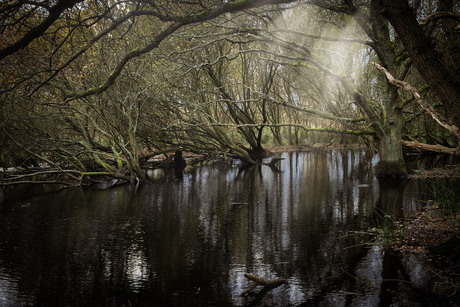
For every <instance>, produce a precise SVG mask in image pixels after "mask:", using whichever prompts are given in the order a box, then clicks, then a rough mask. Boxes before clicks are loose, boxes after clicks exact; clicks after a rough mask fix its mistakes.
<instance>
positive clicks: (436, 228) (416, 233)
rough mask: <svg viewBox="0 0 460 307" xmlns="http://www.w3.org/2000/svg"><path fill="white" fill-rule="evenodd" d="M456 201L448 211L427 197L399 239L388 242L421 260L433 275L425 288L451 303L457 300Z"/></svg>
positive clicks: (459, 224) (459, 226) (459, 221)
mask: <svg viewBox="0 0 460 307" xmlns="http://www.w3.org/2000/svg"><path fill="white" fill-rule="evenodd" d="M456 204H457V209H456V210H455V211H450V210H446V209H445V208H443V205H442V204H439V203H437V202H436V201H434V200H430V201H427V203H426V204H425V207H424V209H423V210H422V211H420V212H418V213H417V215H416V217H415V218H414V219H412V220H410V221H408V222H406V223H403V226H401V227H402V233H403V236H402V238H401V240H397V242H392V243H391V244H390V246H389V248H390V249H392V250H394V251H396V252H399V253H401V254H402V255H403V256H406V257H409V256H412V257H417V258H419V259H421V260H423V262H424V263H426V265H427V267H428V272H426V273H427V274H429V275H431V276H432V283H431V289H427V290H428V291H431V292H432V294H433V295H437V296H440V297H441V298H443V299H446V300H448V301H449V302H451V303H452V304H454V305H456V304H460V211H459V210H458V205H460V203H458V202H457V203H456ZM425 270H427V269H426V268H425Z"/></svg>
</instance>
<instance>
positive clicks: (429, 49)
mask: <svg viewBox="0 0 460 307" xmlns="http://www.w3.org/2000/svg"><path fill="white" fill-rule="evenodd" d="M374 1H377V2H378V3H379V4H380V5H381V6H382V8H383V10H382V14H383V16H385V17H386V18H387V19H388V21H389V22H390V23H391V25H392V26H393V28H394V29H395V31H396V33H397V34H398V36H399V38H400V39H401V41H402V42H403V44H404V47H405V49H406V51H407V53H408V54H409V56H410V58H411V60H412V61H413V63H414V66H415V67H416V68H417V70H418V72H419V73H420V74H421V75H422V77H423V78H424V80H425V81H426V82H427V83H428V84H429V85H430V87H431V89H432V90H433V91H434V92H435V93H436V95H437V97H438V99H439V100H440V101H441V102H442V103H443V104H444V106H445V107H446V109H447V111H448V112H449V114H450V115H451V116H452V120H453V123H454V125H455V126H457V127H460V76H458V74H456V73H455V71H452V70H451V69H449V67H447V66H446V65H445V64H444V62H443V61H442V55H441V54H439V53H438V52H437V51H436V49H435V47H434V46H433V44H432V43H431V41H430V38H429V37H427V36H426V34H425V32H424V30H423V28H422V27H421V26H420V25H419V23H418V22H417V19H416V16H415V13H414V11H413V9H412V8H411V7H410V6H409V4H408V1H407V0H374Z"/></svg>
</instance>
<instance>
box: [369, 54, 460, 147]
mask: <svg viewBox="0 0 460 307" xmlns="http://www.w3.org/2000/svg"><path fill="white" fill-rule="evenodd" d="M373 64H374V66H375V67H376V68H377V69H378V70H380V71H381V72H383V73H384V74H385V76H386V77H387V79H388V82H389V83H390V84H393V85H395V86H397V87H399V88H402V89H404V90H405V91H407V92H409V93H410V94H411V95H412V96H413V97H414V99H415V100H416V101H417V103H418V104H419V105H420V106H421V107H422V108H423V109H424V110H425V111H426V112H427V113H428V114H429V115H430V116H431V117H432V118H433V119H434V120H435V121H437V122H438V123H439V124H440V125H441V126H442V127H444V128H446V129H447V130H448V131H449V132H450V133H452V134H453V135H455V136H456V137H457V139H459V140H460V129H459V128H458V127H456V126H454V125H451V124H449V123H448V121H447V119H446V118H444V116H442V115H441V114H439V113H438V112H436V110H435V109H434V108H433V107H432V106H431V105H430V104H429V103H428V101H426V100H425V99H424V98H423V97H422V95H420V92H419V91H418V89H417V88H416V87H415V86H413V85H411V84H410V83H408V82H406V81H401V80H398V79H395V77H393V76H392V75H391V74H390V73H389V72H388V70H386V69H385V68H384V67H382V66H381V65H379V64H377V63H373Z"/></svg>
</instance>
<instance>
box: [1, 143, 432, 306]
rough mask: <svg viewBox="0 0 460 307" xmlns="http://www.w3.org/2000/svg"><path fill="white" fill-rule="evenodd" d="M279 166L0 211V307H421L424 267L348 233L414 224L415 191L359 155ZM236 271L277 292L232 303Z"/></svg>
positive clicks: (330, 155) (227, 170)
mask: <svg viewBox="0 0 460 307" xmlns="http://www.w3.org/2000/svg"><path fill="white" fill-rule="evenodd" d="M283 158H285V159H284V160H281V161H280V162H279V164H278V165H277V167H278V170H279V171H273V170H272V169H271V168H270V167H268V166H265V165H264V166H258V167H252V168H246V169H243V170H240V169H238V168H236V167H234V166H229V165H227V164H224V163H217V164H215V165H213V166H206V167H200V168H195V169H193V170H192V171H191V172H190V173H185V174H183V176H182V178H181V179H180V180H177V179H175V176H174V173H173V172H171V173H168V172H167V171H161V170H155V171H152V172H151V173H150V174H149V175H150V177H151V178H152V181H151V182H150V183H148V184H145V185H142V186H140V187H138V188H136V187H135V186H120V187H115V188H112V189H109V190H94V191H93V190H91V191H83V190H80V189H75V190H67V191H61V192H58V193H52V194H47V195H41V196H37V197H34V198H30V199H27V200H26V201H19V202H15V203H10V204H8V205H7V206H5V207H4V208H3V210H2V211H1V215H0V231H1V233H2V237H1V239H0V305H2V306H9V305H11V306H14V305H43V306H63V305H72V306H73V305H114V306H118V305H126V306H129V305H132V306H144V305H145V306H146V305H148V306H191V305H192V306H193V305H195V306H203V305H217V306H226V305H234V306H244V305H253V304H255V303H257V302H258V303H259V304H260V305H269V306H288V305H291V306H296V305H304V306H308V305H315V306H387V305H390V304H391V303H395V302H397V303H400V304H403V303H404V304H408V305H424V303H425V301H424V300H425V299H426V298H427V297H428V296H427V295H425V293H424V292H423V290H422V289H425V288H428V287H429V282H430V279H429V277H428V276H427V275H426V274H425V272H424V271H423V270H424V267H423V262H420V260H418V259H412V258H410V257H401V255H396V254H391V253H388V252H387V251H385V250H384V249H383V248H382V247H381V246H379V245H369V244H365V243H366V241H367V240H369V237H368V236H366V235H361V234H359V233H360V232H361V231H365V230H367V229H369V228H372V227H374V226H377V225H378V223H379V219H380V217H381V215H382V212H384V213H385V214H392V215H394V216H396V217H398V218H403V217H410V216H413V215H414V214H415V212H416V211H417V210H419V209H420V206H421V203H420V199H424V198H426V197H428V195H429V191H428V190H427V189H426V187H425V184H424V181H420V180H411V181H407V182H404V183H403V184H401V183H400V184H397V185H395V186H393V185H388V183H385V182H378V181H377V180H376V179H375V178H374V176H373V173H372V164H373V163H374V162H375V161H374V162H373V161H372V160H370V159H368V158H366V157H365V153H364V152H363V151H330V152H316V153H286V154H283ZM350 234H353V235H350ZM246 272H248V273H252V274H255V275H257V276H260V277H263V278H268V279H274V278H282V279H287V283H286V284H284V285H281V286H279V287H277V288H274V289H271V290H270V291H266V292H265V293H263V292H259V291H260V288H256V289H255V292H253V293H254V295H255V296H254V295H252V294H251V295H248V296H247V297H241V296H240V294H241V293H242V292H243V291H244V289H246V288H247V287H248V285H249V283H250V281H249V280H247V279H246V278H245V277H244V273H246ZM394 280H397V282H394ZM398 293H399V294H398ZM400 293H402V294H403V295H401V294H400ZM421 293H422V294H423V295H421Z"/></svg>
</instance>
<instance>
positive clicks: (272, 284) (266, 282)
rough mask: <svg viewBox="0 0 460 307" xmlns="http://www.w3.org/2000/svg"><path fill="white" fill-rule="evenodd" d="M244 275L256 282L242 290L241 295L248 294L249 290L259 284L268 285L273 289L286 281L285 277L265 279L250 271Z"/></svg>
mask: <svg viewBox="0 0 460 307" xmlns="http://www.w3.org/2000/svg"><path fill="white" fill-rule="evenodd" d="M244 277H246V278H247V279H250V280H252V281H254V283H253V284H251V285H250V286H249V287H247V288H246V289H245V290H244V291H243V292H241V296H247V295H248V293H249V292H251V291H252V290H254V289H255V288H256V287H257V286H259V285H261V286H264V287H268V288H269V289H270V290H271V289H274V288H276V287H278V286H280V285H282V284H284V283H286V280H285V279H264V278H261V277H259V276H256V275H253V274H249V273H244Z"/></svg>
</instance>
